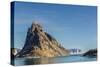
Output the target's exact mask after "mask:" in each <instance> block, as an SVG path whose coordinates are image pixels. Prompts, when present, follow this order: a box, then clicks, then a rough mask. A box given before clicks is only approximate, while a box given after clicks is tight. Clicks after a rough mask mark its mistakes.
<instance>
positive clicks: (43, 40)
mask: <svg viewBox="0 0 100 67" xmlns="http://www.w3.org/2000/svg"><path fill="white" fill-rule="evenodd" d="M68 54H69V52H68V50H66V49H65V48H64V47H62V46H61V45H60V44H59V43H58V42H57V41H56V39H55V38H53V37H52V36H51V35H50V34H48V33H47V32H44V31H43V29H42V26H41V25H40V24H36V23H33V24H32V25H31V27H30V28H29V29H28V31H27V36H26V41H25V45H24V47H23V49H22V50H21V51H20V52H19V53H18V54H17V57H56V56H66V55H68Z"/></svg>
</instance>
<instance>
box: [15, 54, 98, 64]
mask: <svg viewBox="0 0 100 67" xmlns="http://www.w3.org/2000/svg"><path fill="white" fill-rule="evenodd" d="M96 60H97V58H96V57H92V58H89V57H83V56H80V55H73V56H64V57H55V58H31V59H29V58H16V59H15V62H14V63H15V65H34V64H54V63H67V62H82V61H96Z"/></svg>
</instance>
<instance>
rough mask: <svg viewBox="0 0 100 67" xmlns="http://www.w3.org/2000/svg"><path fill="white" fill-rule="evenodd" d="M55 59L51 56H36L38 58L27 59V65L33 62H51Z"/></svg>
mask: <svg viewBox="0 0 100 67" xmlns="http://www.w3.org/2000/svg"><path fill="white" fill-rule="evenodd" d="M53 62H54V60H53V59H52V60H51V58H36V59H25V63H24V64H25V65H31V64H48V63H49V64H50V63H53Z"/></svg>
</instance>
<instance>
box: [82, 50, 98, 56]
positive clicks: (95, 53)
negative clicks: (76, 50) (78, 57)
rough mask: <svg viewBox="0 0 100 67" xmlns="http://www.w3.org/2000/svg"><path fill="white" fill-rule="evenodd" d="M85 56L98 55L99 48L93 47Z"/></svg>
mask: <svg viewBox="0 0 100 67" xmlns="http://www.w3.org/2000/svg"><path fill="white" fill-rule="evenodd" d="M83 56H88V57H95V56H97V49H91V50H89V51H87V52H86V53H84V54H83Z"/></svg>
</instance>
